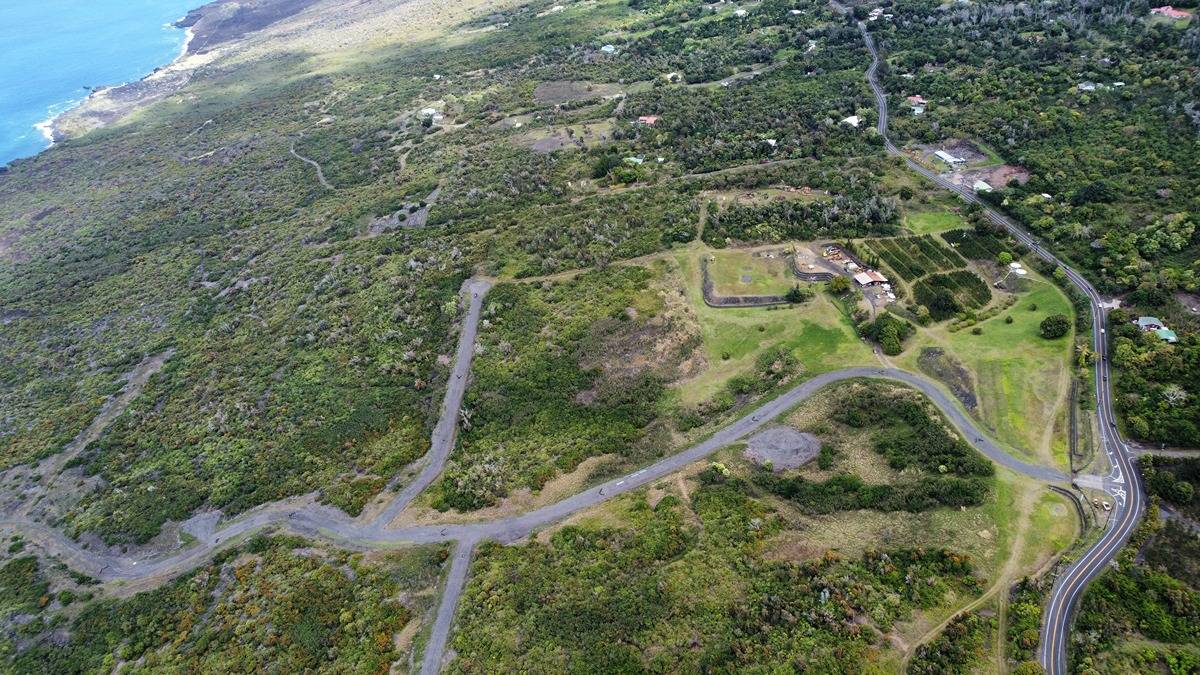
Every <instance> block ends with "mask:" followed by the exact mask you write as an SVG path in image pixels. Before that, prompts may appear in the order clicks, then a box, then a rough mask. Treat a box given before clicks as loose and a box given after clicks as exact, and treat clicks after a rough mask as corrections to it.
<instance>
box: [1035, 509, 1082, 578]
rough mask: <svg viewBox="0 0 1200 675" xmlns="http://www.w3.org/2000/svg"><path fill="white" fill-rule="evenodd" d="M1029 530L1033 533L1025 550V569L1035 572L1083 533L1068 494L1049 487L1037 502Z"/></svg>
mask: <svg viewBox="0 0 1200 675" xmlns="http://www.w3.org/2000/svg"><path fill="white" fill-rule="evenodd" d="M1029 529H1030V532H1031V534H1032V535H1033V536H1031V537H1030V538H1029V540H1028V541H1027V542H1026V545H1025V549H1024V550H1023V551H1021V569H1022V570H1023V571H1025V572H1034V571H1036V570H1039V569H1041V568H1042V566H1044V565H1045V564H1046V563H1047V562H1049V560H1050V558H1051V557H1052V556H1053V555H1054V554H1055V553H1058V552H1059V551H1061V550H1063V549H1064V548H1066V547H1067V546H1069V545H1070V544H1071V542H1072V541H1074V539H1075V537H1076V535H1077V534H1078V533H1079V516H1078V515H1076V513H1075V507H1073V506H1072V505H1071V504H1070V503H1069V502H1068V501H1067V498H1066V497H1064V496H1062V495H1060V494H1058V493H1057V492H1051V491H1050V490H1046V491H1045V492H1043V493H1042V494H1041V496H1040V497H1039V498H1038V500H1037V503H1035V504H1034V507H1033V513H1032V514H1031V515H1030V524H1029Z"/></svg>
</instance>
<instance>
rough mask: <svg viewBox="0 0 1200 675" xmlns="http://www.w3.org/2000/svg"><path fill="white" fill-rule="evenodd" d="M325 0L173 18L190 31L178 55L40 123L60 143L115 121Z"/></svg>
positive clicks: (214, 5)
mask: <svg viewBox="0 0 1200 675" xmlns="http://www.w3.org/2000/svg"><path fill="white" fill-rule="evenodd" d="M321 1H322V0H213V1H212V2H209V3H207V4H205V5H202V6H200V7H198V8H196V9H193V10H191V11H190V12H188V13H187V14H186V15H185V16H184V17H183V18H181V19H180V20H179V21H177V22H175V24H174V25H175V26H176V27H177V28H182V29H184V30H186V31H187V39H186V41H185V43H184V46H183V49H182V50H181V51H180V54H179V56H178V57H177V58H176V59H175V60H174V61H172V62H171V63H169V64H167V65H165V66H161V67H159V68H155V69H154V71H153V72H151V73H150V74H148V75H146V76H145V77H143V78H141V79H140V80H136V81H133V82H128V83H125V84H121V85H116V86H110V87H94V88H93V89H92V91H91V93H90V94H88V96H87V98H86V99H84V100H83V102H82V103H80V104H79V105H78V106H76V107H74V108H72V109H70V110H67V111H65V112H63V113H62V114H60V115H58V116H57V117H54V118H53V119H50V120H47V121H46V122H43V123H42V124H41V125H39V127H38V128H39V129H41V130H42V133H43V134H45V135H46V137H47V138H48V139H49V140H50V141H51V143H60V142H62V141H64V140H67V139H70V138H72V137H76V136H80V135H82V134H85V133H87V132H89V131H92V130H93V129H98V128H101V127H104V126H107V125H109V124H112V123H114V122H116V121H118V120H120V119H121V118H123V117H125V116H126V115H128V114H130V113H132V112H133V111H135V110H137V109H139V108H141V107H144V106H146V105H149V104H152V103H155V102H157V101H160V100H162V99H163V98H165V97H167V96H169V95H171V94H173V93H175V92H177V91H179V90H180V89H181V88H183V87H184V86H185V85H186V84H187V83H188V82H190V81H191V79H192V76H193V75H194V74H195V73H196V71H197V70H198V69H200V68H201V67H203V66H205V65H207V64H209V63H211V62H212V61H214V60H215V59H216V58H217V57H218V56H220V55H221V54H223V53H224V52H225V51H226V49H230V48H234V44H233V43H236V42H238V41H240V40H242V39H243V38H246V37H248V36H250V35H252V34H253V33H256V32H258V31H261V30H263V29H265V28H268V27H270V26H271V25H273V24H275V23H278V22H279V21H282V20H284V19H287V18H289V17H291V16H294V15H296V14H298V13H299V12H301V11H303V10H304V9H306V8H308V7H310V6H312V5H314V4H317V3H318V2H321Z"/></svg>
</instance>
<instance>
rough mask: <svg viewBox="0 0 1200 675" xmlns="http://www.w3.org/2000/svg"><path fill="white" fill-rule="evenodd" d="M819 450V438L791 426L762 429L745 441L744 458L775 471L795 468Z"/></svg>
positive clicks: (810, 459) (811, 458)
mask: <svg viewBox="0 0 1200 675" xmlns="http://www.w3.org/2000/svg"><path fill="white" fill-rule="evenodd" d="M820 451H821V439H819V438H817V437H816V436H813V435H812V434H808V433H804V432H802V431H796V430H795V429H793V428H792V427H772V428H770V429H763V430H762V431H760V432H758V433H757V434H754V435H753V436H751V437H750V438H749V439H747V441H746V451H745V452H744V453H743V454H744V456H745V457H746V459H749V460H750V461H752V462H754V463H756V464H759V465H765V464H766V463H767V462H770V463H771V466H772V468H773V469H774V470H775V471H783V470H785V469H796V468H799V467H801V466H804V465H805V464H807V463H809V462H811V461H812V460H813V458H814V457H816V456H817V453H819V452H820Z"/></svg>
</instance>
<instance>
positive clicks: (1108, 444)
mask: <svg viewBox="0 0 1200 675" xmlns="http://www.w3.org/2000/svg"><path fill="white" fill-rule="evenodd" d="M833 6H834V7H835V8H836V9H838V10H839V11H841V12H845V11H846V10H845V8H844V7H842V6H841V5H838V4H837V3H836V2H834V3H833ZM858 29H859V32H861V33H862V36H863V41H864V42H865V43H866V46H867V49H868V50H869V51H870V52H871V65H870V67H868V68H867V83H868V84H869V85H870V86H871V91H872V92H873V93H874V94H875V105H876V106H877V107H878V109H879V121H878V124H877V125H876V128H877V130H878V131H879V134H880V136H882V137H883V140H884V146H885V147H886V148H887V152H888V154H890V155H897V156H901V157H904V161H905V163H907V165H908V167H909V168H910V169H912V170H913V171H916V172H917V173H919V174H921V175H922V176H924V177H925V178H928V179H929V180H930V181H933V182H934V183H935V184H937V185H938V186H940V187H942V188H945V189H947V190H950V191H952V192H954V193H955V194H957V195H958V196H959V197H961V198H962V199H963V200H964V201H967V202H970V203H972V204H979V205H980V206H982V207H983V213H984V215H985V216H986V217H987V218H988V220H990V221H992V222H993V223H995V224H997V225H1000V226H1002V227H1004V228H1005V229H1006V230H1008V232H1009V233H1010V234H1012V236H1013V237H1014V238H1016V239H1017V240H1018V241H1020V242H1021V243H1022V244H1025V245H1026V246H1028V247H1029V248H1030V249H1031V250H1032V251H1033V252H1034V253H1035V254H1036V255H1037V256H1038V257H1040V258H1042V259H1043V260H1046V261H1049V262H1052V263H1054V264H1056V265H1058V266H1059V267H1061V268H1062V269H1063V270H1064V271H1066V273H1067V278H1068V279H1069V280H1070V282H1071V283H1072V284H1073V285H1074V286H1075V287H1076V288H1078V289H1079V290H1080V291H1081V292H1083V293H1084V294H1085V295H1086V296H1087V297H1088V300H1089V302H1090V303H1091V306H1092V332H1093V335H1094V343H1095V349H1096V353H1097V354H1098V355H1102V356H1104V357H1105V358H1102V359H1101V360H1100V361H1097V363H1096V365H1095V373H1094V375H1095V380H1096V383H1095V384H1096V401H1097V406H1096V409H1097V414H1098V415H1099V418H1100V435H1101V439H1100V440H1101V443H1102V445H1103V447H1104V452H1105V454H1107V456H1108V459H1109V464H1110V465H1111V466H1112V467H1113V468H1112V472H1111V473H1110V474H1109V476H1108V477H1107V479H1106V480H1105V489H1106V490H1107V491H1108V492H1109V493H1111V494H1112V495H1113V502H1114V508H1113V511H1112V513H1111V516H1110V517H1109V521H1108V527H1107V529H1106V530H1105V532H1104V534H1103V536H1101V538H1100V540H1099V541H1097V542H1096V544H1095V545H1094V546H1092V548H1091V549H1089V550H1088V551H1087V552H1085V553H1084V554H1083V555H1082V556H1080V557H1079V558H1078V559H1077V560H1075V561H1074V562H1073V563H1071V564H1070V565H1069V566H1068V567H1067V568H1066V569H1065V570H1063V571H1062V573H1061V574H1060V575H1059V576H1058V579H1056V580H1055V584H1054V589H1053V591H1052V593H1051V596H1050V601H1049V603H1048V604H1047V606H1046V610H1045V614H1044V621H1043V623H1042V632H1041V645H1040V647H1039V653H1038V659H1039V660H1040V661H1041V664H1042V666H1043V667H1044V668H1045V669H1046V672H1047V673H1048V674H1049V675H1062V674H1064V673H1066V672H1067V643H1068V635H1069V632H1070V626H1071V612H1072V611H1073V610H1074V607H1075V604H1076V602H1077V601H1078V599H1079V596H1080V595H1081V593H1082V592H1083V590H1084V589H1085V588H1086V587H1087V585H1088V583H1089V582H1091V580H1092V579H1094V578H1095V577H1096V576H1097V575H1099V574H1100V573H1101V572H1103V571H1104V569H1105V568H1106V567H1107V566H1108V563H1109V562H1110V561H1111V560H1112V559H1113V558H1114V557H1116V555H1117V553H1118V552H1119V551H1120V550H1121V547H1122V546H1124V545H1125V542H1126V541H1127V540H1128V539H1129V535H1130V534H1132V533H1133V530H1134V528H1136V527H1137V523H1138V521H1139V520H1140V519H1141V516H1142V513H1143V511H1144V510H1145V497H1144V495H1143V494H1142V487H1141V482H1140V481H1141V478H1140V474H1139V472H1138V470H1137V467H1136V466H1135V463H1134V462H1135V455H1134V454H1133V452H1131V451H1130V449H1129V446H1128V445H1126V444H1125V442H1124V441H1123V440H1122V439H1121V435H1120V433H1119V432H1118V431H1117V426H1116V415H1115V414H1114V413H1113V407H1112V394H1111V391H1110V389H1109V386H1108V377H1109V366H1108V360H1107V354H1108V335H1107V334H1106V333H1105V325H1106V317H1107V313H1106V312H1107V310H1106V309H1105V308H1104V307H1103V306H1102V305H1101V300H1102V299H1101V297H1100V294H1099V293H1098V292H1096V289H1095V287H1093V286H1092V284H1091V283H1090V282H1088V280H1087V279H1085V278H1084V277H1083V276H1082V275H1081V274H1079V272H1077V271H1075V270H1074V269H1072V268H1071V267H1069V266H1068V265H1066V264H1065V263H1063V262H1062V261H1061V260H1059V259H1058V258H1056V257H1055V256H1054V255H1053V254H1051V253H1050V252H1049V251H1047V250H1046V249H1045V248H1043V247H1042V246H1041V245H1040V244H1039V243H1038V241H1037V240H1036V239H1035V238H1034V237H1033V236H1032V235H1030V234H1029V232H1027V231H1026V230H1025V229H1024V228H1022V227H1021V226H1020V225H1018V224H1017V223H1016V222H1015V221H1013V220H1012V219H1011V218H1009V217H1007V216H1005V215H1004V214H1002V213H999V212H998V211H996V210H994V209H992V208H991V207H990V206H988V205H987V204H985V203H983V202H982V201H980V199H979V198H978V197H977V196H976V195H975V193H974V192H973V191H971V190H968V189H966V188H964V187H963V186H960V185H955V184H953V183H951V182H950V181H949V180H947V179H946V178H944V177H943V176H941V175H940V174H937V173H935V172H933V171H930V170H929V169H927V168H925V167H924V166H922V165H920V164H918V163H916V162H914V161H913V160H911V159H910V158H908V157H907V156H906V155H903V153H901V152H900V150H899V148H897V147H896V146H895V144H893V143H892V140H891V139H890V138H888V135H887V126H888V107H887V96H886V95H885V93H884V91H883V88H882V87H881V86H880V85H879V80H878V78H877V77H876V72H877V70H878V68H879V51H878V50H877V49H876V47H875V40H874V38H872V36H871V34H870V33H869V32H868V31H867V27H866V24H864V23H863V22H861V21H859V22H858Z"/></svg>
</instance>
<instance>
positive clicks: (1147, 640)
mask: <svg viewBox="0 0 1200 675" xmlns="http://www.w3.org/2000/svg"><path fill="white" fill-rule="evenodd" d="M1162 531H1163V525H1162V523H1161V522H1160V521H1159V513H1158V507H1157V506H1155V505H1151V506H1150V508H1148V509H1147V510H1146V514H1145V515H1144V516H1143V518H1142V523H1141V525H1140V526H1139V527H1138V529H1137V531H1136V532H1135V533H1134V535H1133V537H1131V538H1130V541H1129V543H1128V544H1126V546H1125V548H1124V549H1122V551H1121V553H1120V554H1119V555H1118V557H1117V561H1118V563H1119V567H1115V568H1113V569H1109V570H1108V571H1106V572H1105V573H1104V575H1103V576H1101V577H1100V578H1099V579H1097V580H1095V581H1093V582H1092V584H1091V585H1090V586H1088V589H1087V593H1086V595H1084V596H1083V600H1082V602H1080V606H1079V614H1078V618H1077V619H1076V620H1075V630H1074V631H1073V635H1072V639H1071V645H1070V647H1071V660H1072V662H1073V663H1074V664H1075V665H1076V667H1078V668H1081V669H1088V668H1094V669H1096V670H1098V671H1101V672H1134V671H1136V670H1140V669H1143V668H1146V669H1152V670H1170V671H1173V672H1190V671H1194V670H1196V669H1197V668H1200V649H1197V646H1196V645H1198V644H1200V590H1197V588H1196V587H1195V585H1194V583H1195V578H1194V577H1193V576H1191V573H1190V572H1189V571H1188V570H1187V569H1186V568H1184V567H1182V566H1180V565H1178V564H1175V565H1169V566H1163V565H1162V564H1161V560H1163V559H1164V558H1174V557H1178V556H1180V555H1181V554H1183V553H1185V552H1186V551H1187V550H1188V549H1187V548H1183V549H1176V548H1174V546H1173V545H1174V542H1175V541H1176V540H1177V539H1178V538H1179V534H1178V531H1176V532H1168V533H1167V534H1166V535H1165V536H1161V537H1160V536H1159V533H1161V532H1162ZM1194 536H1195V535H1194V534H1192V535H1190V537H1189V538H1191V539H1194ZM1156 547H1158V548H1160V549H1161V550H1160V551H1155V548H1156ZM1192 548H1193V549H1194V548H1195V547H1194V546H1193V547H1192ZM1139 552H1142V553H1144V557H1143V555H1139ZM1151 560H1154V561H1155V562H1151ZM1176 574H1179V576H1180V577H1188V578H1187V579H1186V580H1185V579H1184V578H1179V577H1177V576H1175V575H1176ZM1124 645H1137V648H1135V649H1129V648H1126V647H1125V646H1124Z"/></svg>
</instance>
